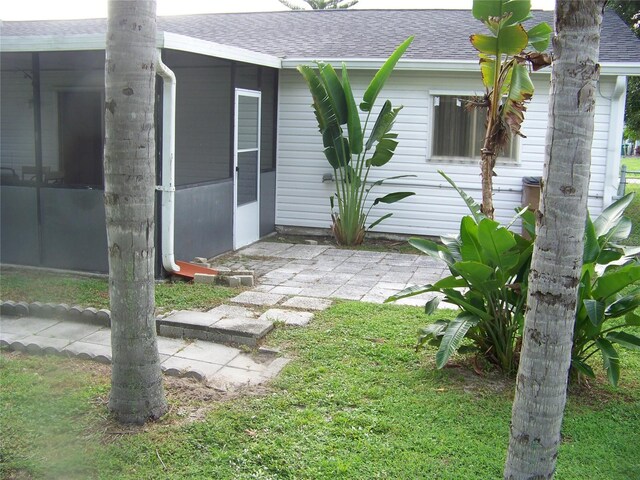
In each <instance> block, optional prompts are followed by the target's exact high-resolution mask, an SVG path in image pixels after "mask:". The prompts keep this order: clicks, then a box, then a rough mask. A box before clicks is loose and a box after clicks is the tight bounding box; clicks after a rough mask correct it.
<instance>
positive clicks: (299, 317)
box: [260, 308, 313, 327]
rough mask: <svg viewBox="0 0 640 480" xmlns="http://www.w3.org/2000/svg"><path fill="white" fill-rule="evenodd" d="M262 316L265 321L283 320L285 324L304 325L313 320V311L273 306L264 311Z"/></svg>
mask: <svg viewBox="0 0 640 480" xmlns="http://www.w3.org/2000/svg"><path fill="white" fill-rule="evenodd" d="M260 318H261V319H263V320H265V321H271V322H282V323H284V324H285V325H292V326H296V327H304V326H305V325H308V324H309V322H310V321H311V320H313V313H311V312H300V311H292V310H283V309H280V308H271V309H269V310H267V311H266V312H264V313H263V314H262V316H261V317H260Z"/></svg>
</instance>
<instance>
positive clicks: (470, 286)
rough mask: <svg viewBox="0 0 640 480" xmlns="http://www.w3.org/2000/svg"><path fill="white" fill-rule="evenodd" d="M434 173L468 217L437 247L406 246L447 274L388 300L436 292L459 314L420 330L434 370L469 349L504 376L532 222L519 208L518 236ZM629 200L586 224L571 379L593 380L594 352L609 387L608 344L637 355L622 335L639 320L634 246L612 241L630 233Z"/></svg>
mask: <svg viewBox="0 0 640 480" xmlns="http://www.w3.org/2000/svg"><path fill="white" fill-rule="evenodd" d="M440 174H441V175H443V176H444V177H445V178H446V179H447V181H448V182H449V183H451V185H452V186H453V187H454V188H455V189H456V190H457V191H458V192H459V193H460V195H461V196H462V198H463V199H464V201H465V203H466V204H467V206H468V207H469V209H470V210H471V215H468V216H465V217H464V218H463V219H462V221H461V223H460V233H459V235H458V236H454V237H452V236H448V237H442V238H441V240H442V244H438V243H435V242H432V241H429V240H424V239H417V238H412V239H411V240H410V241H409V243H410V244H411V245H412V246H414V247H415V248H417V249H418V250H420V251H422V252H424V253H426V254H427V255H430V256H432V257H436V258H439V259H440V260H442V261H444V262H445V263H446V264H447V265H448V267H449V271H450V273H451V275H449V276H448V277H446V278H443V279H442V280H440V281H438V282H436V283H434V284H432V285H422V286H413V287H409V288H407V289H405V290H403V291H401V292H399V293H398V294H396V295H394V296H392V297H390V298H389V299H387V301H393V300H397V299H400V298H405V297H409V296H413V295H418V294H421V293H425V292H437V293H438V294H440V295H441V296H443V297H444V300H445V301H447V302H449V303H452V304H454V305H457V306H458V307H459V308H460V313H459V314H458V316H457V317H456V318H455V319H453V320H450V319H441V320H437V321H436V322H434V323H432V324H431V325H428V326H427V327H425V328H423V329H421V330H420V332H419V338H418V344H417V348H418V349H420V348H422V347H423V346H424V345H425V344H430V345H435V346H438V347H439V348H438V352H437V353H436V366H437V367H438V368H442V367H443V366H444V365H445V364H446V363H447V361H448V360H449V358H450V357H451V355H452V354H453V353H455V352H456V351H459V352H463V351H465V352H468V351H474V352H476V353H477V354H479V355H481V356H483V357H484V358H485V359H486V360H487V361H489V362H490V363H492V364H494V365H496V366H497V367H498V368H500V370H502V371H503V372H504V373H507V374H511V373H514V372H515V371H516V370H517V368H518V360H519V350H520V346H521V344H522V327H523V325H524V312H525V310H526V299H527V285H528V275H529V268H530V265H531V256H532V253H533V242H534V239H535V225H534V216H533V214H532V212H530V211H526V210H523V211H520V212H518V214H517V215H516V218H515V219H514V221H515V220H516V219H517V218H519V217H521V218H522V221H523V225H524V227H525V229H526V230H527V231H528V232H529V233H530V237H531V238H525V237H523V236H521V235H519V234H517V233H515V232H513V231H511V230H509V227H511V226H512V225H513V223H514V222H511V224H509V225H508V226H507V227H503V226H501V225H500V224H499V223H498V222H495V221H493V220H490V219H488V218H486V217H485V216H484V215H483V214H482V213H481V212H480V206H479V205H478V204H477V203H475V201H474V200H473V199H472V198H471V197H469V196H468V195H467V194H466V193H464V192H463V191H462V190H460V189H458V187H456V185H455V184H454V183H453V181H452V180H451V179H449V178H448V177H447V176H446V175H445V174H444V173H442V172H440ZM632 199H633V194H629V195H626V196H625V197H623V198H621V199H619V200H618V201H616V202H614V203H613V204H612V205H611V206H609V207H608V208H606V209H605V210H604V211H603V212H602V214H601V215H600V216H599V217H598V218H597V219H596V220H595V221H594V222H592V221H591V219H590V218H588V220H587V226H586V233H585V252H584V265H583V269H582V277H581V281H580V286H579V290H578V307H577V312H576V323H575V330H574V345H573V350H572V364H571V366H572V373H573V376H574V378H575V377H579V376H580V375H588V376H593V375H594V372H593V369H592V368H591V367H590V366H589V365H588V364H587V363H586V362H587V360H588V359H589V358H590V357H591V356H592V355H593V354H594V353H596V352H600V353H601V355H602V358H603V364H604V368H605V370H606V371H607V375H608V378H609V381H610V382H611V383H612V384H613V385H615V384H616V383H617V381H618V378H619V370H620V367H619V361H618V354H617V351H616V349H615V346H614V345H615V344H617V345H619V346H621V347H625V348H631V349H640V338H638V337H637V336H635V335H632V334H631V333H629V332H625V331H624V330H622V329H623V328H624V327H626V326H637V325H640V315H638V314H637V313H636V312H635V309H636V308H637V307H638V306H639V305H640V287H637V286H635V285H636V284H637V282H638V281H639V280H640V262H638V260H637V259H635V257H634V256H635V255H637V254H638V253H640V247H624V246H621V245H619V243H618V242H621V241H623V240H625V239H626V238H627V237H628V236H629V233H630V231H631V221H630V220H629V219H628V218H626V217H624V216H623V213H624V210H625V208H626V207H627V206H628V205H629V203H631V201H632ZM439 302H440V298H439V297H436V298H434V299H433V300H430V301H429V302H427V304H426V305H425V311H426V313H428V314H430V313H433V312H434V311H435V309H436V308H437V306H438V304H439ZM607 322H608V323H607ZM612 323H614V325H611V324H612ZM465 338H467V339H469V340H471V345H463V341H464V339H465Z"/></svg>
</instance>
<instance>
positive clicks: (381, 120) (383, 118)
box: [365, 100, 402, 150]
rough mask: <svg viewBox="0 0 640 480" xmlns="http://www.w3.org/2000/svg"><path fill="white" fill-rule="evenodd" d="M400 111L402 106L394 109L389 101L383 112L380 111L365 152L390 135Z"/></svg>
mask: <svg viewBox="0 0 640 480" xmlns="http://www.w3.org/2000/svg"><path fill="white" fill-rule="evenodd" d="M400 110H402V106H399V107H397V108H393V109H392V108H391V102H390V101H389V100H387V101H386V102H384V105H383V106H382V110H380V113H379V114H378V118H377V119H376V123H375V124H374V125H373V128H372V129H371V135H369V139H368V140H367V144H366V145H365V150H369V149H370V148H371V146H372V145H373V144H374V143H375V142H377V141H378V140H380V139H381V138H383V137H385V136H387V133H389V130H391V128H392V127H393V123H394V122H395V120H396V117H397V116H398V112H400ZM394 138H395V137H394Z"/></svg>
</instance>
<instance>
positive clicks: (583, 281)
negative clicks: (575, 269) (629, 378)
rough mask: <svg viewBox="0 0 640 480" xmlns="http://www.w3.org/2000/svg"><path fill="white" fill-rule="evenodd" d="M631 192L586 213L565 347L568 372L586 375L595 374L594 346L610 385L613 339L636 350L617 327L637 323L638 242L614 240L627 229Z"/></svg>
mask: <svg viewBox="0 0 640 480" xmlns="http://www.w3.org/2000/svg"><path fill="white" fill-rule="evenodd" d="M633 196H634V194H633V193H630V194H628V195H625V196H624V197H622V198H621V199H619V200H617V201H616V202H614V203H613V204H611V205H610V206H609V207H608V208H606V209H605V210H604V211H603V212H602V214H601V215H600V216H599V217H598V218H597V219H596V220H595V221H594V222H592V221H591V219H587V228H586V235H585V249H584V257H583V258H584V264H583V267H582V276H581V278H580V286H579V289H578V306H577V312H576V324H575V328H574V334H573V348H572V351H571V368H572V374H573V375H574V376H580V375H586V376H589V377H595V374H594V372H593V369H592V368H591V367H590V366H589V365H588V364H587V360H588V359H589V358H591V356H593V355H594V354H596V353H598V352H600V354H601V355H602V360H603V365H604V369H605V370H606V372H607V377H608V378H609V382H610V383H611V384H612V385H616V384H617V383H618V379H619V377H620V362H619V361H618V352H617V351H616V348H615V345H616V344H617V345H619V346H620V347H623V348H629V349H634V350H640V337H637V336H635V335H633V334H631V333H629V332H625V331H624V330H623V328H624V327H630V326H640V315H638V312H637V311H636V309H637V308H638V307H639V306H640V287H638V286H637V283H638V282H639V281H640V262H638V261H637V260H635V255H637V254H638V253H640V247H624V246H621V245H618V244H617V242H622V241H624V240H626V239H627V237H628V236H629V234H630V233H631V221H630V220H629V219H628V218H627V217H624V216H623V212H624V210H625V209H626V208H627V206H628V205H629V204H630V203H631V202H632V200H633ZM633 285H636V286H635V288H634V287H633ZM612 324H613V325H612Z"/></svg>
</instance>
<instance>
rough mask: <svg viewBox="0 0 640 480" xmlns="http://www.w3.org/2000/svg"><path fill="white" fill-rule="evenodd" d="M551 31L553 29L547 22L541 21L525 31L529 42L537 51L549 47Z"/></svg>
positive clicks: (542, 50)
mask: <svg viewBox="0 0 640 480" xmlns="http://www.w3.org/2000/svg"><path fill="white" fill-rule="evenodd" d="M551 33H553V30H552V29H551V27H550V26H549V24H548V23H546V22H542V23H539V24H538V25H536V26H535V27H533V28H531V29H530V30H528V31H527V36H528V37H529V43H530V44H531V46H532V47H533V48H535V49H536V50H537V51H538V52H544V51H545V50H546V49H547V48H549V42H550V41H551Z"/></svg>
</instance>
